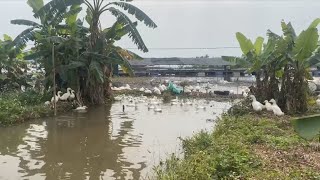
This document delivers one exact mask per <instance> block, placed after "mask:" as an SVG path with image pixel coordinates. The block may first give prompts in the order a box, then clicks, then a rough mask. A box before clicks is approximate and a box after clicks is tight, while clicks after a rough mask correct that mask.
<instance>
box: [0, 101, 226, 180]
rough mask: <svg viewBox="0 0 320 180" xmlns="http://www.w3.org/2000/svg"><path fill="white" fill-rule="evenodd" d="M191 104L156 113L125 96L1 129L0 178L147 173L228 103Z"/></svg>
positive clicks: (111, 176) (167, 107) (120, 176)
mask: <svg viewBox="0 0 320 180" xmlns="http://www.w3.org/2000/svg"><path fill="white" fill-rule="evenodd" d="M190 102H192V103H193V105H187V104H183V105H182V106H181V105H180V103H178V104H176V105H175V104H174V105H171V104H170V103H169V104H160V105H156V107H157V108H161V110H162V112H155V110H154V109H151V108H150V106H149V108H148V106H147V103H146V102H142V101H140V102H139V103H137V104H134V103H131V102H129V100H128V99H125V100H124V101H122V102H116V103H114V104H110V105H106V106H101V107H90V108H89V110H88V112H87V113H76V112H70V113H68V114H64V115H61V116H58V117H56V118H46V119H39V120H35V121H30V122H27V123H24V124H21V125H17V126H13V127H7V128H0V136H1V141H0V179H6V180H7V179H8V180H9V179H10V180H11V179H79V180H80V179H144V178H145V177H148V176H149V177H150V176H152V174H150V172H151V170H152V167H153V166H154V165H156V164H157V163H159V161H160V159H163V158H165V157H166V156H168V155H169V154H171V153H180V141H179V139H178V137H186V136H190V135H192V134H193V133H194V132H198V131H200V130H202V129H207V130H209V129H211V128H212V127H213V126H214V124H215V119H216V118H217V117H218V116H219V115H220V114H221V113H222V112H223V111H226V110H227V109H228V108H229V107H230V104H229V103H227V102H215V101H205V100H196V101H190ZM196 104H197V105H196ZM196 106H198V108H196ZM123 107H124V112H123ZM204 107H205V108H206V109H202V108H204Z"/></svg>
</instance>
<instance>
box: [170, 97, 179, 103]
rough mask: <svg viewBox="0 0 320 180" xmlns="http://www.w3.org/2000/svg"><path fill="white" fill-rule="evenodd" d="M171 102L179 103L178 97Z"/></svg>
mask: <svg viewBox="0 0 320 180" xmlns="http://www.w3.org/2000/svg"><path fill="white" fill-rule="evenodd" d="M171 102H179V99H178V96H176V98H175V99H172V100H171Z"/></svg>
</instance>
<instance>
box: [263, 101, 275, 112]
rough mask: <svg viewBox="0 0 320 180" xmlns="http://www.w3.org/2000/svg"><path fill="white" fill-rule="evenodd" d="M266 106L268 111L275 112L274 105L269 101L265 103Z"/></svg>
mask: <svg viewBox="0 0 320 180" xmlns="http://www.w3.org/2000/svg"><path fill="white" fill-rule="evenodd" d="M264 106H265V107H266V109H267V111H273V110H272V105H271V104H270V103H269V101H268V100H265V101H264Z"/></svg>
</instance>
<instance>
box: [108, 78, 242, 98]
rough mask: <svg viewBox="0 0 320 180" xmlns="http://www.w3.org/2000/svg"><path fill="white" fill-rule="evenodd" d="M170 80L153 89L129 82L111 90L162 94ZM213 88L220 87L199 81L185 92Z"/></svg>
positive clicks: (204, 91) (231, 91) (207, 90)
mask: <svg viewBox="0 0 320 180" xmlns="http://www.w3.org/2000/svg"><path fill="white" fill-rule="evenodd" d="M168 82H169V81H165V82H164V84H161V83H160V84H159V85H158V86H155V87H153V88H152V89H148V88H144V87H141V88H131V87H130V85H129V84H126V85H125V86H121V87H114V86H113V87H111V90H113V91H123V90H127V91H130V90H138V91H140V92H142V93H144V94H149V95H150V94H156V95H161V94H162V93H163V92H164V91H165V90H167V88H168V87H167V86H166V85H165V84H168ZM219 83H221V84H225V82H224V81H223V82H220V81H219ZM212 89H216V90H218V89H219V86H218V84H211V83H209V82H207V83H203V84H200V82H197V84H196V85H195V86H192V85H188V86H185V87H184V93H185V94H190V93H192V92H198V93H208V92H209V91H211V90H212ZM247 90H248V88H246V87H245V89H244V91H243V92H245V93H244V94H243V95H244V96H245V97H246V96H247V95H248V92H247ZM229 92H230V94H234V92H233V90H230V91H229Z"/></svg>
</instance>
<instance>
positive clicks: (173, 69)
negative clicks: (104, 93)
mask: <svg viewBox="0 0 320 180" xmlns="http://www.w3.org/2000/svg"><path fill="white" fill-rule="evenodd" d="M129 63H130V65H131V66H132V68H133V71H134V74H135V75H136V76H199V77H200V76H201V77H203V76H206V77H210V76H211V77H217V76H218V77H226V76H232V75H233V73H234V72H237V73H236V74H239V75H242V76H244V71H245V70H244V69H237V70H231V69H230V66H232V65H233V64H232V63H230V62H228V61H224V60H223V59H222V58H176V57H174V58H145V59H143V60H130V61H129ZM119 75H125V74H123V73H121V71H120V72H119Z"/></svg>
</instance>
